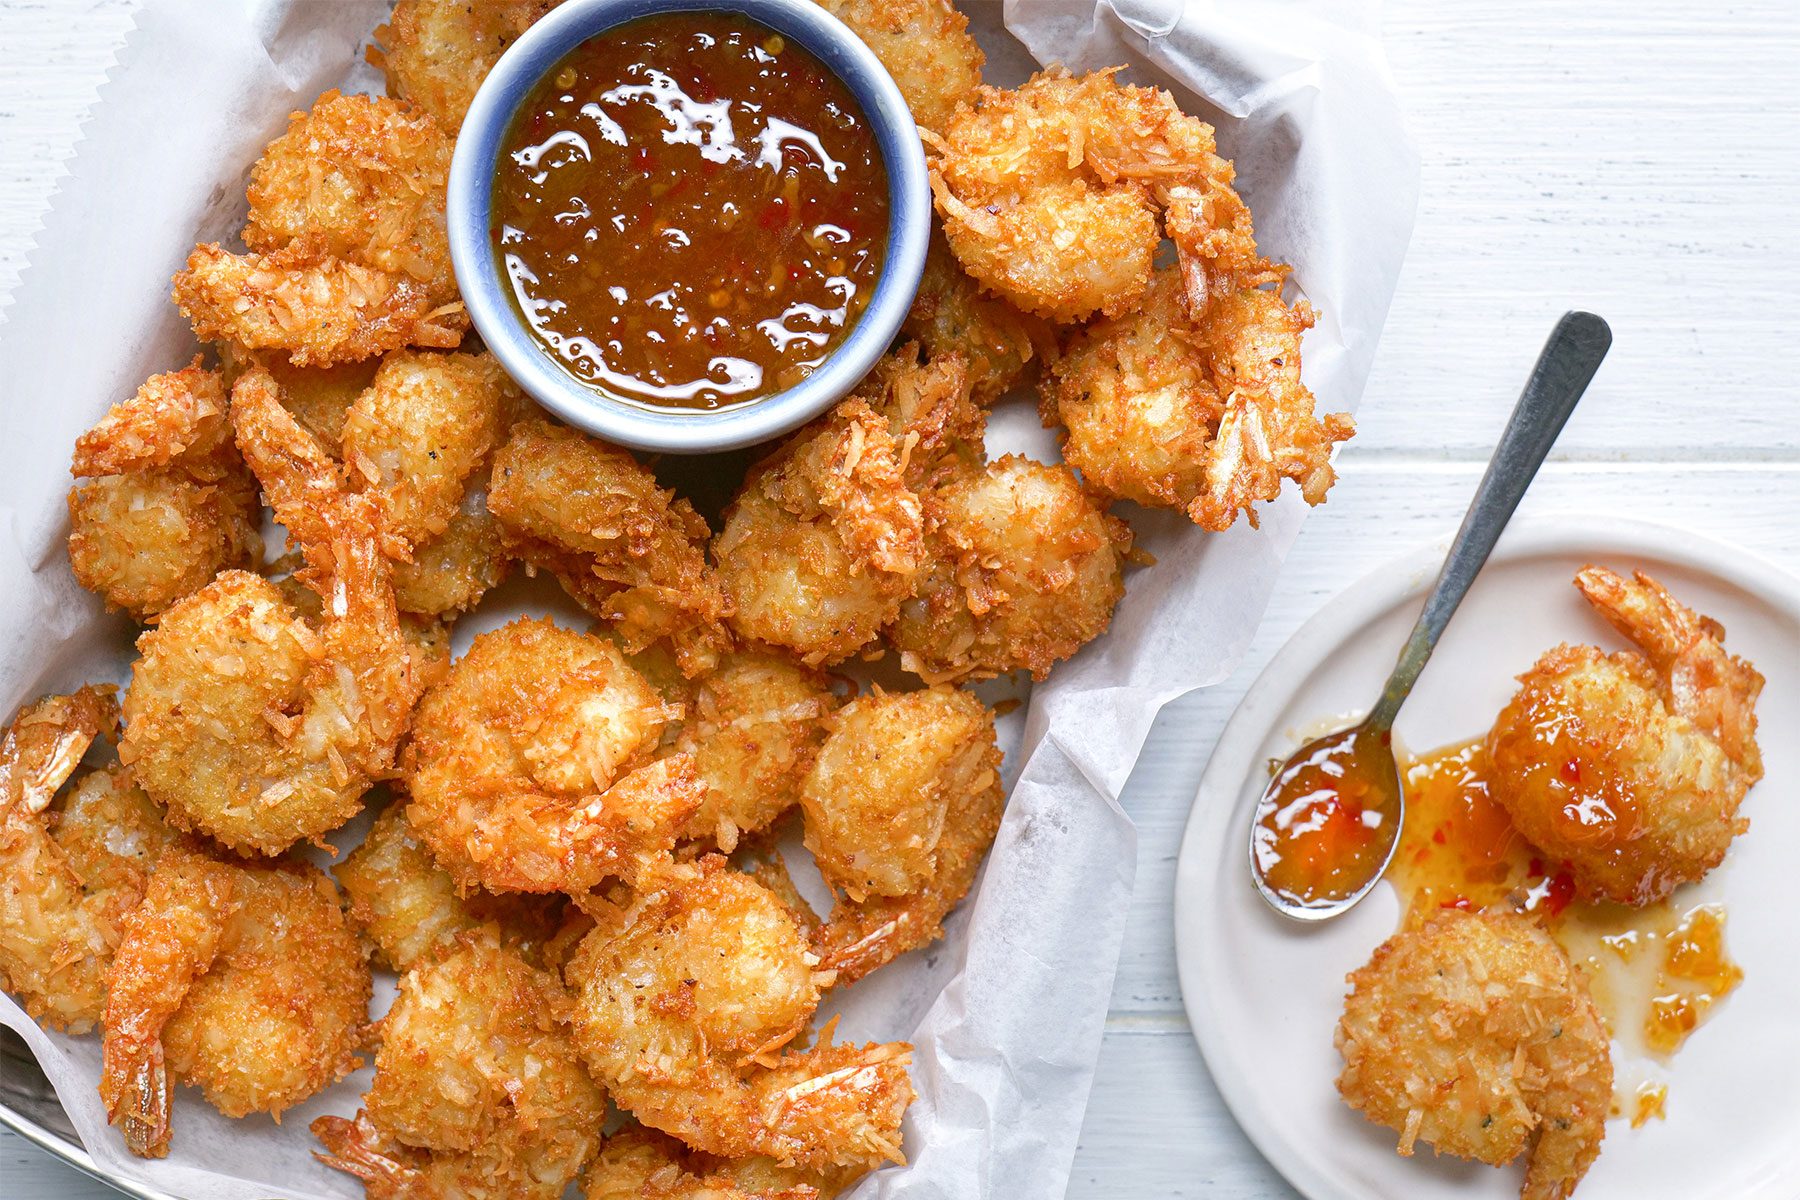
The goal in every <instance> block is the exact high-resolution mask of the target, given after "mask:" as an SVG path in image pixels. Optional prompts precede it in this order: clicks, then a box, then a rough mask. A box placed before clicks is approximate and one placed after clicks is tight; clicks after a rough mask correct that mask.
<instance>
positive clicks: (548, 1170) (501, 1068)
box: [312, 929, 606, 1200]
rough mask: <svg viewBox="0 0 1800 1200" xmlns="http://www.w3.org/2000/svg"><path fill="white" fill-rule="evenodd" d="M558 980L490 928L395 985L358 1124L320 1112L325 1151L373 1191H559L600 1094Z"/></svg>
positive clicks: (595, 1129) (595, 1128)
mask: <svg viewBox="0 0 1800 1200" xmlns="http://www.w3.org/2000/svg"><path fill="white" fill-rule="evenodd" d="M569 1003H570V1001H569V996H568V993H567V992H566V991H565V990H564V988H563V985H562V982H561V981H560V980H559V979H557V978H556V977H555V976H554V975H550V974H547V973H546V972H544V971H542V970H539V969H538V968H536V967H533V966H532V965H530V964H529V963H527V962H526V961H525V960H524V959H522V958H520V957H519V956H518V955H517V954H515V953H514V952H513V951H512V950H510V949H508V948H506V947H505V946H503V945H501V944H500V941H499V940H498V938H497V937H496V936H495V934H494V931H493V930H492V929H486V930H480V931H476V932H473V933H469V934H466V935H464V936H463V938H462V940H461V942H460V944H458V945H457V947H456V948H455V950H454V951H453V952H451V953H450V954H449V955H448V956H446V957H443V958H440V959H438V960H436V961H430V962H425V963H421V964H419V965H417V966H414V967H413V968H412V969H411V970H409V971H408V972H407V973H406V974H405V975H404V976H402V977H401V980H400V994H399V997H398V998H397V999H396V1000H395V1001H394V1006H393V1008H391V1009H390V1010H388V1014H387V1016H386V1017H384V1018H383V1019H382V1022H381V1049H380V1051H379V1052H378V1053H377V1055H376V1057H375V1078H374V1081H373V1082H372V1083H371V1084H370V1086H369V1091H368V1093H367V1094H366V1095H364V1096H363V1101H362V1102H363V1108H362V1111H360V1112H358V1113H357V1114H356V1117H355V1119H354V1120H346V1119H345V1118H343V1117H329V1116H328V1117H320V1118H318V1119H317V1120H315V1121H314V1122H313V1123H312V1131H313V1134H314V1135H315V1136H316V1137H317V1138H318V1139H319V1140H320V1141H321V1142H323V1143H324V1144H325V1147H326V1149H327V1150H328V1151H330V1153H329V1155H325V1154H321V1155H319V1159H320V1161H321V1162H323V1163H325V1164H326V1165H327V1166H331V1167H336V1168H337V1169H338V1170H340V1171H347V1172H349V1173H350V1174H352V1175H355V1176H356V1177H358V1178H359V1179H361V1180H363V1182H364V1187H365V1189H366V1191H367V1194H368V1195H369V1197H370V1198H371V1200H384V1198H388V1197H393V1198H396V1200H398V1198H402V1197H403V1198H405V1200H483V1198H487V1197H491V1198H492V1200H557V1198H558V1197H560V1196H561V1195H562V1194H563V1188H564V1187H566V1186H567V1185H568V1184H569V1183H570V1182H572V1181H573V1180H574V1179H575V1178H576V1177H577V1176H579V1175H580V1174H581V1171H582V1169H583V1168H584V1167H586V1166H587V1164H588V1161H589V1160H590V1159H591V1158H593V1156H594V1153H595V1151H596V1150H598V1149H599V1147H600V1127H601V1125H602V1124H604V1123H605V1121H606V1097H605V1096H604V1095H603V1094H602V1093H601V1091H600V1089H599V1088H598V1087H596V1086H595V1085H594V1082H593V1080H591V1079H590V1078H589V1077H588V1074H587V1071H586V1070H585V1069H584V1068H583V1067H582V1065H581V1061H580V1059H579V1058H578V1057H577V1056H576V1053H575V1047H574V1045H573V1044H572V1043H571V1041H570V1038H569V1031H568V1024H567V1023H568V1017H569Z"/></svg>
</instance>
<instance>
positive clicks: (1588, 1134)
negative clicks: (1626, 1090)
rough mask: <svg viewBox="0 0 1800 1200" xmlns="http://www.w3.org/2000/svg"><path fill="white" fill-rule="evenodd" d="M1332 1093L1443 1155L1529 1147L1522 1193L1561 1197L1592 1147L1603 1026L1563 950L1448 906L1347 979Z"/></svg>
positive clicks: (1507, 923) (1512, 919)
mask: <svg viewBox="0 0 1800 1200" xmlns="http://www.w3.org/2000/svg"><path fill="white" fill-rule="evenodd" d="M1349 982H1350V986H1351V992H1350V995H1349V997H1348V998H1347V999H1346V1000H1345V1002H1344V1016H1343V1019H1342V1020H1341V1021H1340V1022H1339V1023H1338V1031H1337V1046H1338V1050H1339V1052H1340V1053H1341V1054H1342V1055H1343V1059H1344V1070H1343V1073H1342V1074H1341V1075H1339V1076H1338V1091H1339V1092H1340V1093H1341V1094H1342V1095H1343V1097H1344V1099H1345V1101H1346V1102H1347V1103H1349V1104H1350V1106H1351V1107H1352V1108H1355V1109H1357V1110H1358V1111H1360V1112H1361V1113H1362V1114H1363V1115H1364V1116H1366V1117H1368V1118H1369V1120H1371V1121H1374V1122H1377V1123H1379V1124H1383V1125H1389V1126H1392V1127H1393V1128H1395V1129H1397V1130H1399V1131H1400V1145H1399V1150H1400V1153H1401V1154H1403V1155H1410V1154H1411V1153H1412V1149H1413V1144H1414V1142H1415V1141H1424V1142H1426V1143H1427V1144H1429V1145H1430V1146H1432V1147H1433V1148H1434V1149H1435V1150H1436V1151H1437V1152H1438V1153H1440V1154H1453V1155H1457V1156H1458V1157H1462V1158H1474V1159H1479V1160H1480V1161H1482V1162H1485V1163H1490V1164H1493V1165H1495V1166H1499V1165H1501V1164H1503V1163H1508V1162H1511V1161H1512V1160H1513V1159H1514V1158H1516V1157H1518V1156H1519V1154H1521V1153H1525V1154H1526V1155H1527V1166H1526V1174H1525V1186H1524V1190H1523V1192H1522V1195H1523V1196H1524V1197H1525V1198H1526V1200H1561V1198H1563V1197H1566V1196H1568V1195H1569V1193H1570V1192H1571V1191H1572V1190H1573V1189H1574V1187H1575V1185H1576V1184H1577V1183H1578V1182H1579V1181H1580V1179H1581V1177H1582V1175H1584V1174H1585V1173H1586V1172H1587V1169H1588V1167H1589V1166H1590V1165H1592V1163H1593V1161H1594V1158H1595V1156H1596V1155H1598V1154H1599V1153H1600V1141H1601V1139H1602V1138H1603V1137H1604V1136H1605V1135H1606V1114H1607V1111H1608V1108H1609V1107H1610V1105H1611V1103H1612V1080H1613V1071H1612V1060H1611V1058H1610V1057H1609V1055H1608V1038H1607V1033H1606V1027H1605V1025H1604V1024H1603V1023H1602V1021H1601V1019H1600V1014H1599V1011H1598V1010H1597V1009H1596V1008H1595V1007H1594V1002H1593V1000H1592V999H1591V998H1590V997H1589V996H1588V991H1587V985H1586V984H1585V983H1584V982H1583V981H1582V979H1581V976H1580V974H1579V973H1578V972H1576V971H1575V969H1574V968H1573V967H1572V966H1570V964H1569V959H1568V956H1567V955H1566V954H1564V953H1563V951H1562V948H1561V947H1560V946H1558V945H1557V944H1556V943H1555V942H1554V941H1552V940H1551V938H1550V936H1549V935H1548V934H1546V933H1545V932H1544V931H1543V930H1542V929H1540V928H1539V927H1538V926H1537V925H1536V924H1534V923H1533V922H1532V921H1531V920H1530V918H1527V917H1523V916H1520V915H1518V914H1515V913H1505V914H1498V913H1494V914H1482V915H1472V914H1469V913H1464V912H1459V911H1456V910H1454V909H1448V910H1445V911H1444V912H1443V913H1442V914H1441V915H1439V916H1438V917H1436V918H1435V919H1433V920H1432V921H1431V922H1430V923H1429V924H1427V925H1425V926H1424V927H1423V928H1420V929H1417V930H1410V931H1407V932H1403V933H1398V934H1395V935H1394V936H1393V937H1391V938H1389V939H1388V940H1387V941H1386V942H1384V943H1383V944H1382V945H1381V947H1380V948H1379V949H1377V950H1376V951H1375V955H1374V957H1373V958H1371V959H1370V960H1369V963H1368V965H1366V966H1364V967H1361V968H1359V969H1358V970H1356V971H1354V972H1352V973H1351V975H1350V976H1349Z"/></svg>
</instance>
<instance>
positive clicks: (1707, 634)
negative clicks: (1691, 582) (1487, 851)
mask: <svg viewBox="0 0 1800 1200" xmlns="http://www.w3.org/2000/svg"><path fill="white" fill-rule="evenodd" d="M1576 582H1577V584H1578V586H1580V588H1581V589H1582V592H1583V594H1584V595H1586V596H1587V598H1588V600H1589V601H1590V602H1591V603H1593V604H1594V606H1595V607H1596V608H1597V609H1599V610H1600V612H1601V613H1602V614H1603V615H1604V616H1605V617H1606V618H1607V619H1608V620H1609V621H1611V622H1612V623H1613V624H1614V626H1615V627H1617V628H1618V630H1619V631H1620V632H1621V633H1623V634H1624V635H1625V636H1626V637H1628V638H1630V639H1631V640H1632V641H1634V642H1635V643H1637V645H1638V646H1639V647H1640V650H1641V652H1640V651H1631V650H1626V651H1621V652H1619V653H1615V654H1610V655H1608V654H1603V653H1602V652H1601V651H1600V650H1598V649H1596V648H1594V647H1592V646H1569V645H1564V646H1558V647H1557V648H1555V649H1553V650H1551V651H1549V652H1548V653H1546V654H1545V655H1544V656H1543V657H1542V658H1540V659H1538V661H1537V663H1536V665H1534V666H1533V667H1532V669H1531V670H1529V671H1527V672H1526V673H1525V674H1523V675H1521V676H1520V677H1519V682H1520V687H1519V691H1518V693H1517V694H1516V695H1514V697H1513V699H1512V701H1511V702H1510V703H1508V704H1507V706H1506V708H1505V709H1503V710H1502V711H1501V713H1500V715H1499V717H1498V718H1497V719H1496V720H1495V722H1494V727H1493V729H1492V730H1491V731H1490V732H1489V734H1488V743H1487V751H1488V760H1489V762H1490V763H1491V764H1492V768H1493V775H1492V790H1493V795H1494V798H1495V799H1496V800H1498V801H1499V802H1500V803H1501V804H1502V805H1503V806H1504V807H1505V808H1506V810H1507V813H1508V815H1510V816H1511V817H1512V821H1513V824H1514V825H1516V826H1517V827H1518V829H1519V832H1521V833H1523V834H1524V835H1525V837H1526V838H1527V839H1528V840H1529V841H1530V842H1531V843H1532V845H1534V846H1536V847H1538V849H1540V850H1542V851H1543V852H1544V853H1545V855H1546V856H1547V857H1549V858H1551V859H1553V860H1557V861H1560V862H1563V863H1564V864H1565V865H1566V867H1567V869H1568V871H1569V873H1570V875H1571V877H1572V878H1573V879H1574V881H1575V886H1576V889H1577V891H1578V892H1579V893H1580V894H1581V895H1582V896H1583V897H1585V898H1588V899H1607V900H1615V901H1618V902H1619V903H1622V904H1648V903H1652V902H1654V901H1656V900H1660V899H1662V898H1663V897H1665V896H1667V895H1668V894H1669V893H1670V892H1672V891H1673V890H1674V889H1675V888H1676V887H1677V886H1679V885H1681V884H1683V883H1691V882H1693V881H1695V880H1697V879H1699V878H1701V877H1702V876H1704V875H1705V874H1706V873H1707V872H1708V871H1710V870H1712V868H1714V867H1716V866H1717V865H1718V864H1719V862H1720V861H1721V860H1722V859H1723V858H1724V857H1725V852H1726V850H1727V849H1728V848H1729V847H1730V845H1731V840H1732V838H1733V837H1735V836H1736V835H1737V834H1739V833H1742V832H1743V831H1744V829H1745V828H1746V827H1747V826H1748V825H1749V822H1748V821H1746V820H1745V819H1744V818H1742V817H1740V816H1738V815H1737V812H1738V806H1739V805H1740V804H1741V803H1742V802H1743V799H1744V795H1745V793H1746V792H1747V791H1748V790H1749V789H1750V787H1751V785H1752V784H1754V783H1755V782H1756V781H1757V780H1758V779H1760V778H1761V777H1762V760H1761V755H1760V753H1759V752H1758V750H1757V746H1756V698H1757V695H1758V693H1759V692H1761V690H1762V682H1763V681H1762V676H1761V675H1759V674H1758V673H1757V672H1756V670H1755V668H1753V667H1751V666H1750V664H1749V663H1747V662H1745V661H1743V660H1742V659H1739V658H1735V657H1733V656H1731V655H1730V654H1728V653H1726V651H1725V649H1724V646H1723V644H1722V641H1721V639H1722V638H1723V636H1724V631H1723V630H1722V629H1720V628H1719V627H1718V625H1717V624H1716V623H1714V622H1712V621H1710V620H1708V619H1707V618H1705V617H1703V616H1700V615H1699V614H1698V613H1695V612H1694V611H1692V610H1691V609H1688V608H1686V607H1684V606H1683V605H1682V604H1680V603H1679V602H1678V601H1676V600H1675V599H1674V598H1673V597H1672V596H1670V595H1669V594H1668V592H1667V591H1665V590H1664V589H1663V588H1662V586H1661V585H1660V584H1658V583H1657V582H1656V581H1655V580H1653V579H1651V578H1650V577H1649V576H1647V575H1645V574H1643V573H1641V572H1640V573H1639V574H1638V575H1637V578H1636V579H1635V580H1626V579H1624V578H1622V577H1621V576H1618V575H1615V574H1613V573H1612V572H1611V571H1607V570H1605V569H1603V568H1599V567H1588V568H1586V569H1584V570H1583V571H1582V572H1581V573H1580V575H1579V576H1577V579H1576Z"/></svg>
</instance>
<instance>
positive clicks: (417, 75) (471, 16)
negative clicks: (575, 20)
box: [369, 0, 561, 136]
mask: <svg viewBox="0 0 1800 1200" xmlns="http://www.w3.org/2000/svg"><path fill="white" fill-rule="evenodd" d="M559 3H561V0H481V2H480V3H471V2H470V0H399V3H397V4H395V5H394V12H393V15H392V16H391V17H389V18H388V23H387V24H386V25H384V26H381V27H380V28H378V29H376V31H375V36H376V39H377V41H378V42H379V43H380V45H379V48H375V47H372V48H371V49H370V51H369V62H370V63H371V64H372V65H374V66H376V67H379V68H381V70H382V71H383V73H384V74H386V76H387V86H388V91H389V93H391V94H392V95H395V96H398V97H400V98H401V99H403V100H410V101H412V102H413V103H414V104H417V105H418V106H419V107H420V108H422V109H424V110H425V111H426V112H429V113H430V114H431V115H432V116H433V117H435V118H437V122H438V124H439V125H441V126H442V127H443V128H444V131H445V132H446V133H448V134H450V135H452V136H454V135H455V134H456V131H457V130H458V129H460V128H461V127H462V122H463V117H464V116H465V115H466V114H467V113H468V111H469V102H470V101H472V100H474V99H475V93H476V92H477V91H478V90H480V88H481V81H482V80H483V79H486V78H487V73H488V72H489V71H491V70H493V69H494V64H495V63H497V62H499V61H500V56H501V55H502V54H504V53H505V52H506V48H507V47H508V46H510V45H512V43H513V42H515V41H517V40H518V37H519V35H520V34H521V33H524V32H525V31H526V30H527V29H529V28H531V26H532V25H534V24H536V23H537V21H538V19H539V18H541V17H542V16H543V15H544V14H545V13H547V12H549V11H550V10H551V9H553V8H555V7H556V6H557V5H558V4H559Z"/></svg>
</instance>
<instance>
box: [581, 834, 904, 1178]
mask: <svg viewBox="0 0 1800 1200" xmlns="http://www.w3.org/2000/svg"><path fill="white" fill-rule="evenodd" d="M590 909H591V915H592V916H593V917H594V920H595V926H594V929H593V931H592V932H591V933H589V934H588V935H587V937H586V938H585V939H584V940H583V941H582V943H581V945H580V946H579V947H577V949H576V950H575V953H574V955H573V956H572V957H571V958H570V960H569V964H568V967H567V969H566V974H567V976H568V980H569V983H570V985H571V987H573V988H574V989H575V992H576V1001H575V1018H574V1030H575V1042H576V1045H577V1046H578V1047H579V1048H580V1050H581V1052H582V1055H583V1057H584V1059H585V1061H586V1062H587V1065H588V1069H589V1070H590V1071H592V1072H593V1074H594V1077H595V1079H597V1080H599V1081H600V1083H601V1084H602V1085H603V1086H604V1087H605V1088H606V1089H607V1091H608V1093H609V1094H610V1095H611V1096H612V1097H613V1099H614V1100H615V1101H617V1102H618V1103H619V1105H620V1106H622V1107H624V1108H626V1109H628V1110H630V1111H631V1112H632V1114H633V1115H635V1116H636V1117H637V1118H638V1120H639V1121H641V1122H643V1123H644V1124H645V1125H649V1126H652V1127H654V1128H657V1129H660V1130H662V1131H663V1132H665V1133H669V1134H672V1135H674V1136H675V1137H677V1138H679V1139H680V1140H681V1141H683V1142H685V1143H686V1144H687V1145H689V1146H691V1147H693V1148H694V1149H696V1150H702V1151H705V1152H707V1153H709V1154H716V1155H719V1156H721V1157H725V1158H748V1157H752V1156H767V1157H771V1158H774V1159H776V1160H777V1161H779V1162H782V1163H787V1164H793V1165H797V1166H800V1167H802V1168H807V1169H815V1170H822V1169H830V1168H835V1167H845V1168H849V1167H855V1168H861V1169H864V1170H868V1169H873V1168H874V1167H876V1166H879V1165H881V1164H882V1163H883V1162H902V1161H904V1158H903V1156H902V1154H901V1149H900V1119H901V1116H902V1115H903V1114H904V1112H905V1110H906V1106H907V1105H908V1104H909V1103H911V1101H912V1096H913V1090H912V1083H911V1081H910V1080H909V1079H908V1078H907V1073H906V1068H907V1064H908V1063H909V1062H910V1061H911V1052H912V1048H911V1047H910V1046H908V1045H906V1044H904V1043H898V1042H895V1043H888V1044H885V1045H880V1044H870V1045H866V1046H854V1045H847V1044H846V1045H832V1044H830V1036H829V1027H827V1032H826V1034H825V1036H823V1037H822V1038H821V1040H820V1042H819V1043H818V1044H816V1045H814V1046H812V1047H811V1048H809V1049H805V1050H793V1049H789V1050H786V1051H785V1052H783V1051H782V1047H784V1046H787V1044H788V1043H789V1042H791V1041H793V1040H794V1039H795V1038H796V1037H798V1036H800V1034H801V1033H802V1032H803V1031H804V1030H805V1029H806V1027H807V1024H808V1022H809V1021H810V1020H811V1018H812V1015H813V1012H814V1010H815V1009H816V1008H817V1006H818V1003H819V995H820V989H821V988H822V987H824V986H827V985H828V984H829V982H830V978H831V977H830V975H829V973H821V971H820V970H819V968H818V965H817V963H818V960H817V958H816V956H815V955H814V954H813V953H812V952H811V950H810V949H809V947H808V945H807V941H806V936H805V934H804V932H803V931H802V930H801V928H800V926H799V925H798V924H796V923H795V921H794V918H793V916H792V915H791V914H790V913H789V911H788V909H787V907H786V906H785V905H784V904H783V903H782V902H781V901H780V900H779V899H778V898H777V897H776V896H775V895H773V894H772V893H770V892H769V891H768V890H767V889H765V888H764V887H763V886H762V885H761V884H759V883H757V882H756V881H755V880H754V879H752V878H751V877H750V876H748V875H746V874H743V873H742V872H739V871H735V870H732V869H731V868H730V867H729V866H727V865H726V863H725V860H724V859H722V858H719V857H717V856H708V857H705V858H701V859H699V860H698V861H695V862H691V863H676V862H672V861H664V862H663V863H662V864H661V865H659V866H657V867H655V868H653V869H650V870H647V871H646V872H644V874H643V875H642V877H641V878H640V879H639V881H638V883H637V885H636V887H635V888H634V890H633V892H632V894H631V896H630V898H629V900H628V901H627V902H626V903H625V904H623V905H618V906H614V905H607V904H604V902H601V903H592V904H590Z"/></svg>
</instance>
